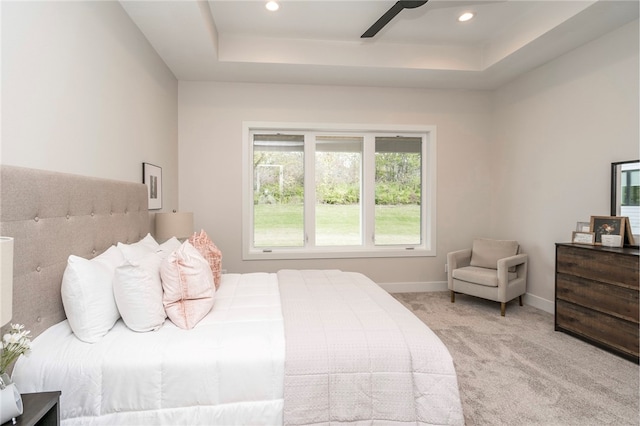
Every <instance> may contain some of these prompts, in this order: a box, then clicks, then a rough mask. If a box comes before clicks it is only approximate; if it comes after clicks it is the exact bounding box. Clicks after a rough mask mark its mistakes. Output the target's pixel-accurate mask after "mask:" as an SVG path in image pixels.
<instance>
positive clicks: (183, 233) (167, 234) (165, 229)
mask: <svg viewBox="0 0 640 426" xmlns="http://www.w3.org/2000/svg"><path fill="white" fill-rule="evenodd" d="M192 233H193V213H186V212H173V213H156V239H158V240H162V241H165V240H168V239H169V238H171V237H176V238H178V239H180V238H188V237H190V236H191V234H192Z"/></svg>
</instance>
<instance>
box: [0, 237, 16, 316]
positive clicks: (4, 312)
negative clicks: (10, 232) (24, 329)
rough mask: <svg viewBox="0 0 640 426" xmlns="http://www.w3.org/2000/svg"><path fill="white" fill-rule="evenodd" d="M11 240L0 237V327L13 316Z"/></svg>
mask: <svg viewBox="0 0 640 426" xmlns="http://www.w3.org/2000/svg"><path fill="white" fill-rule="evenodd" d="M12 307H13V238H10V237H0V325H5V324H6V323H8V322H9V321H11V317H12V316H13V312H12Z"/></svg>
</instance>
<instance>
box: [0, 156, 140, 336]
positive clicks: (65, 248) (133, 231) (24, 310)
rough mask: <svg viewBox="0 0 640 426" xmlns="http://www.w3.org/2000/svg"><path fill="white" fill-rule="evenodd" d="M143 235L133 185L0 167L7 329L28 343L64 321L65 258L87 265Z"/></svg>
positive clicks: (136, 190) (137, 193) (137, 188)
mask: <svg viewBox="0 0 640 426" xmlns="http://www.w3.org/2000/svg"><path fill="white" fill-rule="evenodd" d="M148 232H149V211H148V208H147V189H146V186H145V185H143V184H141V183H130V182H119V181H114V180H107V179H99V178H92V177H85V176H78V175H71V174H65V173H57V172H50V171H43V170H34V169H26V168H21V167H13V166H0V235H2V236H5V237H13V238H14V270H13V275H14V278H13V318H12V320H11V322H13V323H19V324H24V325H25V327H26V328H27V329H29V330H31V334H32V336H33V337H35V336H37V335H38V334H40V333H41V332H42V331H44V330H45V329H47V328H48V327H50V326H51V325H53V324H56V323H58V322H60V321H62V320H64V319H65V318H66V315H65V313H64V308H63V306H62V298H61V296H60V285H61V283H62V275H63V273H64V269H65V267H66V264H67V258H68V257H69V255H70V254H74V255H77V256H81V257H85V258H88V259H90V258H92V257H95V256H97V255H99V254H100V253H102V252H104V251H105V250H106V249H107V248H109V247H110V246H111V245H112V244H115V243H117V242H124V243H132V242H136V241H138V240H140V239H141V238H142V237H144V236H145V235H146V234H147V233H148Z"/></svg>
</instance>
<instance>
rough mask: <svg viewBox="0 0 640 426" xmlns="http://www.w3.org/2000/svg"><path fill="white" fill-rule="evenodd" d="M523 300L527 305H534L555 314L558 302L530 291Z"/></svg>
mask: <svg viewBox="0 0 640 426" xmlns="http://www.w3.org/2000/svg"><path fill="white" fill-rule="evenodd" d="M522 302H523V303H524V304H525V305H529V306H533V307H534V308H537V309H540V310H542V311H545V312H549V313H550V314H554V313H555V311H556V304H555V303H554V302H553V301H552V300H547V299H543V298H542V297H539V296H535V295H533V294H530V293H526V294H525V295H524V297H523V298H522Z"/></svg>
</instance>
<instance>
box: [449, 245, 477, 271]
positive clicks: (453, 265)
mask: <svg viewBox="0 0 640 426" xmlns="http://www.w3.org/2000/svg"><path fill="white" fill-rule="evenodd" d="M470 263H471V249H464V250H458V251H452V252H450V253H447V265H448V269H449V274H451V271H453V270H454V269H458V268H464V267H465V266H469V264H470Z"/></svg>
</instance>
